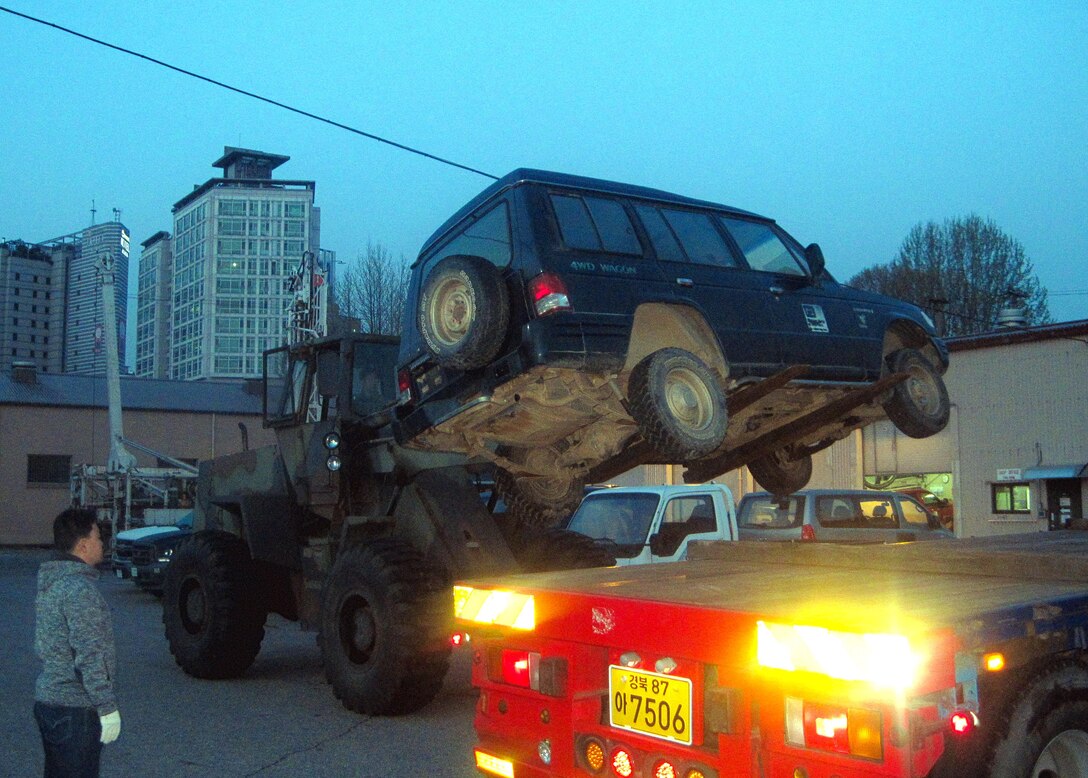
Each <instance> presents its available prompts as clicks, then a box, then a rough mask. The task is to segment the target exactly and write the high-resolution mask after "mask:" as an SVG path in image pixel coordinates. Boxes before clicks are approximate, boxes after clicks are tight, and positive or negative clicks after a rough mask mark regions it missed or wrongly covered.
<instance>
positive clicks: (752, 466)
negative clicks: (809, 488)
mask: <svg viewBox="0 0 1088 778" xmlns="http://www.w3.org/2000/svg"><path fill="white" fill-rule="evenodd" d="M748 471H749V472H750V473H751V474H752V477H753V478H754V479H756V481H758V482H759V485H760V486H762V487H763V488H764V489H766V490H767V491H768V492H770V493H771V494H793V493H794V492H796V491H797V490H799V489H804V488H805V485H806V484H807V483H808V481H809V479H810V478H812V455H811V454H802V455H800V456H795V455H794V452H793V449H792V448H791V447H789V446H787V447H785V448H780V449H778V450H777V451H774V452H772V453H770V454H767V456H764V457H760V458H759V459H755V460H752V461H751V462H749V463H748Z"/></svg>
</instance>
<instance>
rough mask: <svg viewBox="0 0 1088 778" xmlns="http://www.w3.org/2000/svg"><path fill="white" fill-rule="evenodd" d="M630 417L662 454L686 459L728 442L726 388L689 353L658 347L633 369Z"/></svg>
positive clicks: (629, 384) (703, 454) (699, 360)
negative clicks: (726, 434) (724, 389)
mask: <svg viewBox="0 0 1088 778" xmlns="http://www.w3.org/2000/svg"><path fill="white" fill-rule="evenodd" d="M627 395H628V403H629V404H630V408H631V416H632V418H634V420H635V422H636V423H637V424H638V426H639V430H641V432H642V436H643V437H644V438H646V440H647V441H648V442H649V443H650V445H651V446H653V448H654V449H655V450H656V451H657V452H658V453H659V454H660V455H661V456H663V457H665V458H666V459H668V460H669V461H671V462H675V463H684V462H689V461H691V460H694V459H701V458H702V457H705V456H708V455H709V454H711V453H713V452H714V451H715V450H716V449H717V448H718V447H719V446H721V444H722V441H723V440H725V431H726V426H727V423H728V417H727V412H726V407H725V392H724V391H723V390H722V387H721V384H720V382H719V381H718V378H717V376H716V375H715V374H714V372H713V371H711V369H710V368H709V367H707V366H706V364H705V363H704V362H703V361H702V360H701V359H699V358H698V357H697V356H695V355H694V354H692V353H691V352H690V351H685V350H684V349H680V348H663V349H659V350H657V351H655V352H653V353H652V354H650V355H649V356H648V357H646V358H645V359H643V360H642V361H641V362H639V363H638V364H637V365H635V369H634V370H632V371H631V380H630V381H629V383H628V390H627Z"/></svg>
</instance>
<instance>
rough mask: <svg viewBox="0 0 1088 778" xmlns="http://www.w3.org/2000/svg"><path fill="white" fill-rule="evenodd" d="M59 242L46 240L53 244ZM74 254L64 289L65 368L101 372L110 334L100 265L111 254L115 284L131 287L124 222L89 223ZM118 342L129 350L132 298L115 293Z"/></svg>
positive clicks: (77, 241)
mask: <svg viewBox="0 0 1088 778" xmlns="http://www.w3.org/2000/svg"><path fill="white" fill-rule="evenodd" d="M59 240H60V239H56V241H47V243H55V242H57V241H59ZM75 242H76V246H77V248H76V254H75V256H74V257H72V259H71V261H70V262H69V264H68V268H67V273H66V275H67V282H66V286H65V289H64V292H65V294H64V316H65V321H64V372H66V373H101V372H103V371H105V369H106V368H105V365H106V338H105V327H106V326H107V322H106V321H105V320H104V316H103V311H102V280H101V278H100V277H99V275H100V274H99V270H98V268H99V263H100V262H101V261H102V259H103V258H105V257H107V256H112V257H113V260H114V283H115V284H116V288H117V289H120V290H126V289H128V257H129V232H128V228H127V227H125V225H124V224H122V223H121V222H120V221H112V222H106V223H104V224H96V225H94V226H91V227H87V228H86V229H84V230H82V231H81V232H79V233H76V235H75ZM116 297H117V312H116V313H117V321H116V322H115V326H116V327H117V343H118V348H119V350H120V353H121V355H122V358H123V355H124V353H125V333H126V331H127V330H126V322H127V321H128V296H127V295H126V294H125V293H124V291H122V292H121V293H120V294H118V295H117V296H116Z"/></svg>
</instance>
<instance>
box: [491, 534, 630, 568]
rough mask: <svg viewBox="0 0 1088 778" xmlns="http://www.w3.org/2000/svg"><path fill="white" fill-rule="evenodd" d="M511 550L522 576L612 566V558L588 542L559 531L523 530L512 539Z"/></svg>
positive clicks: (595, 544)
mask: <svg viewBox="0 0 1088 778" xmlns="http://www.w3.org/2000/svg"><path fill="white" fill-rule="evenodd" d="M512 550H513V552H514V558H515V559H516V560H517V562H518V564H519V565H520V566H521V569H522V570H523V571H524V572H526V573H543V572H547V571H549V570H578V569H581V568H585V567H611V566H612V565H614V564H616V557H614V556H613V555H612V554H610V553H609V552H608V551H607V550H606V549H605V548H604V547H602V546H600V545H598V544H597V543H595V542H594V541H593V539H592V538H589V537H586V536H585V535H582V534H581V533H578V532H572V531H570V530H566V529H562V528H560V527H544V528H534V529H528V530H523V531H522V532H520V533H519V534H518V535H517V536H516V537H515V538H514V539H513V543H512Z"/></svg>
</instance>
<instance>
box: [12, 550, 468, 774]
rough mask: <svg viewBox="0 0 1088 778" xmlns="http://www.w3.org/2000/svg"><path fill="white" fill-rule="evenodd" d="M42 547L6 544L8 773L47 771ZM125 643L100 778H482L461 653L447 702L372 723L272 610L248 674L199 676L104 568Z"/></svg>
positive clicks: (155, 616)
mask: <svg viewBox="0 0 1088 778" xmlns="http://www.w3.org/2000/svg"><path fill="white" fill-rule="evenodd" d="M48 556H49V554H48V552H46V551H42V550H24V549H14V550H13V549H0V776H13V777H18V778H22V777H23V776H35V775H41V774H42V764H43V758H42V750H41V740H40V738H39V736H38V730H37V727H36V726H35V724H34V717H33V712H32V708H33V703H34V680H35V678H36V677H37V675H38V671H39V668H40V664H39V662H38V660H37V657H35V655H34V646H33V637H34V592H35V586H36V576H37V568H38V565H39V564H40V563H41V562H42V561H43V560H45V559H47V558H48ZM100 584H101V587H102V592H103V594H104V595H105V597H106V600H107V602H109V604H110V607H111V609H112V611H113V624H114V632H115V634H116V637H117V654H118V665H119V667H118V675H119V678H118V682H117V693H118V700H119V705H120V710H121V737H120V738H119V739H118V740H117V741H116V742H115V743H113V744H111V745H108V746H105V747H104V748H103V753H102V773H101V774H102V776H106V777H108V776H125V777H126V778H128V777H129V776H149V777H152V776H194V777H195V776H224V777H230V778H234V777H235V776H238V777H240V776H267V777H268V778H273V777H274V776H277V777H282V778H286V777H287V776H307V777H308V778H309V777H314V778H318V777H320V776H337V778H339V777H341V776H364V777H366V778H371V776H373V778H384V777H385V776H389V777H390V778H392V777H393V776H396V777H397V778H402V777H404V776H436V777H438V778H442V777H444V776H449V777H450V778H462V777H465V778H467V777H468V776H477V775H478V773H477V772H476V771H475V769H474V768H473V764H472V761H473V758H472V745H473V742H474V737H473V732H472V715H473V707H474V705H475V702H476V693H475V691H474V690H473V689H472V686H471V684H470V683H469V662H470V656H469V652H467V651H462V652H457V653H455V654H454V657H453V666H452V668H451V670H450V673H449V675H448V676H447V678H446V682H445V685H444V687H443V689H442V691H441V693H440V694H439V695H438V697H437V698H436V699H435V700H434V701H433V702H432V703H431V704H430V705H428V706H427V707H425V708H424V709H423V710H421V711H419V712H417V713H414V714H411V715H407V716H398V717H392V718H385V717H367V716H360V715H358V714H356V713H352V712H350V711H348V710H345V709H344V708H343V707H342V706H341V705H340V702H339V701H338V700H337V699H336V698H335V697H334V696H333V693H332V690H331V688H330V687H329V686H328V684H327V683H326V682H325V677H324V674H323V672H322V669H321V656H320V652H319V651H318V648H317V643H316V641H315V639H314V635H313V633H309V632H303V631H302V630H300V629H299V628H298V625H297V624H294V623H292V622H289V621H286V620H285V619H282V618H280V617H279V616H270V617H269V620H268V623H267V624H266V625H265V638H264V643H263V644H262V647H261V653H260V654H259V655H258V657H257V660H256V662H254V664H253V666H252V667H251V668H250V669H249V671H248V672H247V673H246V675H245V676H243V677H242V678H239V679H235V680H230V681H201V680H198V679H195V678H190V677H189V676H187V675H185V673H183V672H182V671H181V669H180V668H179V667H177V665H175V664H174V659H173V657H172V656H171V655H170V651H169V648H168V647H167V644H166V639H165V637H164V636H163V629H162V608H161V604H160V601H159V600H157V599H156V598H154V597H152V596H151V595H149V594H146V593H144V592H142V591H141V590H140V589H139V588H138V587H136V586H135V585H134V584H133V583H132V582H130V581H120V580H118V579H116V578H112V577H110V576H109V575H108V574H105V573H104V574H103V575H102V578H101V582H100Z"/></svg>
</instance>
